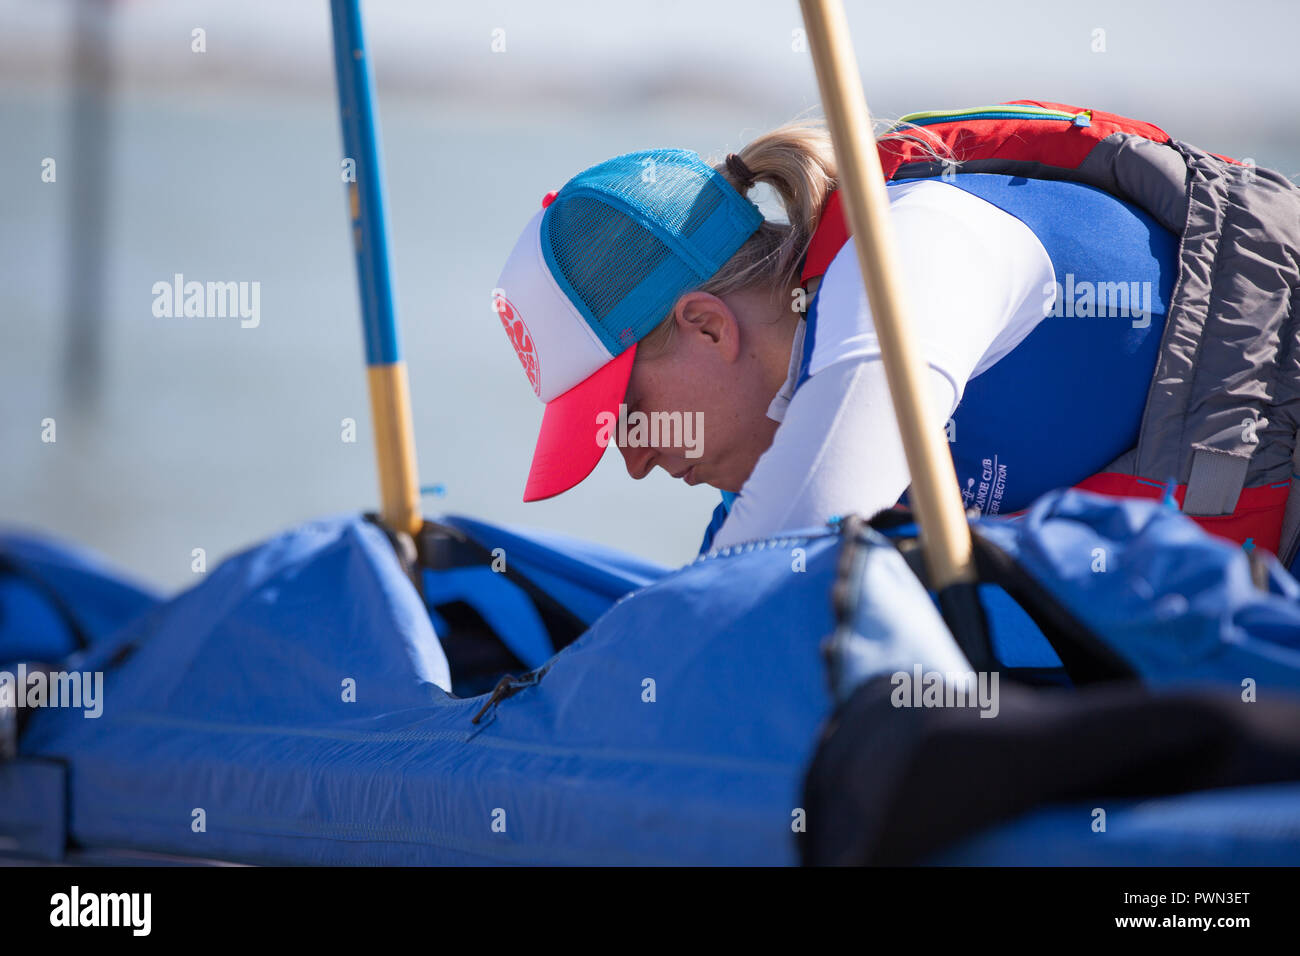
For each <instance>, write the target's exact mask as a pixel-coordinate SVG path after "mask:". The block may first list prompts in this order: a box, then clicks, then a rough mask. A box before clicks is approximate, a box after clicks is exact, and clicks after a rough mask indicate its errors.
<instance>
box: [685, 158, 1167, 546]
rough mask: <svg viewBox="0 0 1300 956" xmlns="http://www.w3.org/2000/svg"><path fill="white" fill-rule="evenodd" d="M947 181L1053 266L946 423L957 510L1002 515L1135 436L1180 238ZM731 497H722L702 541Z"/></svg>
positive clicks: (1047, 199)
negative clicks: (1038, 308) (1013, 223)
mask: <svg viewBox="0 0 1300 956" xmlns="http://www.w3.org/2000/svg"><path fill="white" fill-rule="evenodd" d="M945 181H946V182H948V183H950V184H951V185H953V186H955V187H957V188H959V189H963V190H965V191H967V192H969V193H971V194H972V195H975V196H978V197H980V198H981V199H984V200H986V201H987V202H990V203H992V204H993V205H995V206H997V207H998V208H999V209H1001V210H1003V211H1004V212H1007V213H1009V214H1010V215H1013V216H1015V217H1016V218H1017V219H1019V220H1020V221H1021V222H1023V223H1024V224H1025V225H1026V226H1028V227H1029V228H1030V229H1031V230H1033V232H1034V234H1035V235H1036V236H1037V237H1038V239H1039V241H1040V242H1041V243H1042V244H1043V247H1044V249H1046V251H1047V254H1048V256H1049V258H1050V259H1051V260H1052V266H1053V269H1054V271H1055V273H1056V281H1057V286H1058V289H1057V307H1056V309H1055V311H1054V312H1053V313H1052V314H1051V315H1049V316H1047V317H1046V318H1045V319H1043V321H1042V322H1040V323H1039V324H1038V326H1037V327H1036V328H1035V329H1034V331H1033V332H1031V333H1030V334H1029V335H1028V336H1026V337H1025V338H1024V340H1023V341H1021V343H1020V344H1019V345H1018V346H1016V348H1015V349H1013V350H1012V351H1011V352H1010V353H1009V354H1007V355H1006V356H1005V357H1003V358H1002V359H1001V360H1000V361H999V362H998V363H997V364H996V365H994V366H993V367H992V368H990V369H988V370H987V371H985V372H984V373H983V374H981V375H978V376H976V377H974V378H972V379H971V380H970V382H968V383H967V385H966V389H965V393H964V395H963V396H962V400H961V403H960V404H959V405H958V407H957V410H956V412H955V413H954V414H953V416H952V420H951V421H950V422H949V424H948V436H949V442H950V447H951V449H952V455H953V462H954V464H955V465H956V470H957V478H958V481H959V483H960V485H961V488H962V496H963V500H964V502H965V504H966V507H967V508H978V509H979V510H980V512H981V513H982V514H988V515H995V514H1005V513H1008V512H1013V511H1019V510H1021V509H1023V508H1026V507H1028V505H1029V504H1030V502H1032V501H1033V500H1034V499H1036V498H1037V497H1038V496H1039V495H1041V494H1042V493H1043V492H1045V491H1048V490H1050V489H1052V488H1057V487H1061V486H1068V485H1072V484H1074V483H1076V482H1078V481H1080V480H1082V479H1084V478H1086V477H1088V476H1089V475H1092V474H1094V473H1096V472H1098V471H1100V470H1101V469H1102V468H1104V467H1105V466H1106V465H1107V464H1108V463H1110V462H1112V461H1114V460H1115V459H1116V458H1118V457H1119V456H1120V455H1122V454H1123V453H1124V452H1125V451H1127V450H1128V449H1130V448H1132V447H1133V446H1134V445H1135V444H1136V443H1137V438H1138V430H1139V427H1140V425H1141V421H1142V412H1143V408H1144V407H1145V404H1146V398H1147V390H1148V388H1149V386H1150V383H1151V375H1152V372H1153V370H1154V368H1155V362H1156V358H1157V356H1158V354H1159V350H1160V340H1161V334H1162V333H1163V331H1164V324H1165V314H1166V309H1167V307H1168V302H1169V298H1170V292H1171V290H1172V288H1173V284H1174V280H1175V279H1176V277H1177V273H1178V240H1177V238H1176V237H1175V236H1174V235H1173V234H1172V233H1170V232H1169V230H1167V229H1165V228H1164V227H1163V226H1161V225H1160V224H1159V223H1158V222H1156V221H1155V220H1154V219H1153V218H1151V216H1149V215H1147V214H1146V213H1145V212H1143V211H1142V210H1141V209H1139V208H1137V207H1136V206H1134V205H1132V204H1131V203H1127V202H1124V201H1123V200H1121V199H1118V198H1117V197H1115V196H1113V195H1111V194H1110V193H1107V192H1105V191H1104V190H1101V189H1097V188H1095V187H1092V186H1086V185H1083V184H1081V183H1074V182H1065V181H1058V180H1046V179H1029V178H1026V177H1021V176H1008V175H991V174H982V173H972V174H958V175H955V176H952V177H950V178H947V179H946V180H945ZM1135 291H1136V293H1137V295H1136V296H1133V293H1134V292H1135ZM819 294H820V290H819ZM819 294H818V295H814V296H813V298H812V301H811V303H810V304H809V307H808V311H807V315H806V322H807V328H806V330H805V332H804V340H803V359H802V362H801V365H800V372H799V380H798V386H802V385H803V383H804V382H806V381H807V380H808V378H809V374H808V368H809V364H810V362H811V360H812V354H813V348H814V346H815V345H816V341H817V306H818V300H819ZM1048 294H1049V292H1048V290H1044V297H1045V298H1046V296H1047V295H1048ZM1099 294H1100V296H1101V299H1100V302H1099V301H1098V295H1099ZM1120 303H1122V306H1123V307H1122V308H1120V307H1119V304H1120ZM1098 311H1101V312H1103V313H1105V314H1102V315H1097V312H1098ZM1058 313H1059V314H1058ZM1134 313H1139V314H1134ZM798 386H796V388H797V387H798ZM734 497H735V496H734V495H733V496H730V500H728V496H726V495H725V494H724V500H723V503H722V504H721V505H719V506H718V508H717V509H715V511H714V515H713V520H712V522H711V523H710V526H709V530H708V531H707V532H706V534H705V540H704V543H703V545H702V548H701V549H702V550H707V548H708V547H709V545H710V543H711V542H712V540H713V535H714V534H715V533H716V532H717V530H718V528H720V527H721V526H722V523H723V521H725V520H726V514H727V511H728V510H729V508H730V505H731V500H734ZM906 497H907V496H906V493H904V495H903V498H902V499H900V500H901V501H902V502H903V503H905V502H906Z"/></svg>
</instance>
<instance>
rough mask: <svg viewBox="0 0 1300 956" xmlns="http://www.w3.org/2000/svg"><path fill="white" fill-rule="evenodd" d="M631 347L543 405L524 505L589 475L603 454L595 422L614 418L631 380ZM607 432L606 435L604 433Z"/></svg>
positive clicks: (554, 492)
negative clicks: (603, 417) (601, 417)
mask: <svg viewBox="0 0 1300 956" xmlns="http://www.w3.org/2000/svg"><path fill="white" fill-rule="evenodd" d="M635 355H636V346H635V345H633V346H631V347H630V348H628V349H626V350H625V351H623V352H622V353H620V354H619V355H618V356H616V357H615V358H613V359H610V361H608V362H606V363H605V364H604V365H602V366H601V367H600V368H599V369H597V370H596V371H595V372H593V373H592V374H591V375H590V376H588V377H587V378H585V379H583V380H582V381H581V382H579V383H578V384H577V385H575V386H573V388H571V389H569V390H568V391H567V392H565V393H564V394H562V395H557V396H556V397H555V398H553V399H551V400H550V401H549V402H547V403H546V411H545V412H544V413H543V414H542V431H541V434H539V435H538V436H537V449H536V450H535V451H534V452H533V465H532V467H531V468H530V469H529V470H528V484H527V485H526V486H525V487H524V501H541V500H542V499H543V498H552V497H554V496H555V495H558V494H560V493H561V492H563V491H568V490H569V489H570V488H572V487H573V486H574V485H576V484H578V483H579V482H580V481H582V480H583V479H584V478H586V477H587V476H588V475H590V474H591V473H592V472H593V471H594V470H595V468H596V465H597V464H598V463H599V462H600V456H601V455H603V454H604V453H605V446H604V445H602V444H601V443H600V442H598V441H597V440H596V439H597V436H598V434H599V432H601V431H602V428H601V424H600V422H599V421H597V417H598V416H599V415H600V413H601V412H608V413H610V414H612V415H614V416H615V418H617V416H618V406H619V405H620V404H622V402H623V396H625V395H626V394H627V382H628V379H629V378H631V377H632V359H633V358H634V357H635ZM604 430H605V431H606V432H608V429H607V428H606V429H604Z"/></svg>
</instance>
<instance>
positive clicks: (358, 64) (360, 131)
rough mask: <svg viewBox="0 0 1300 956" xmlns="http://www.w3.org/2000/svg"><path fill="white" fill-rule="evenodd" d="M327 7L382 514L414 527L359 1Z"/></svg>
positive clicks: (404, 394)
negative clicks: (330, 26)
mask: <svg viewBox="0 0 1300 956" xmlns="http://www.w3.org/2000/svg"><path fill="white" fill-rule="evenodd" d="M330 9H331V14H332V17H333V23H334V73H335V78H336V79H337V81H338V92H339V115H340V117H341V120H342V125H343V147H344V151H345V153H346V155H345V157H344V165H343V167H342V169H343V180H344V183H345V184H346V185H347V193H348V209H349V213H350V215H351V219H352V242H353V246H354V249H355V251H356V257H357V281H358V284H359V286H360V290H361V322H362V329H363V332H364V337H365V348H366V366H367V379H368V382H369V387H370V407H371V415H372V418H373V421H374V428H375V453H376V456H377V459H378V465H379V485H380V495H381V501H382V505H381V517H382V518H383V521H384V523H385V524H387V525H388V526H389V527H390V528H392V529H394V530H397V531H405V532H407V533H409V534H415V533H416V532H418V531H419V529H420V526H421V524H422V523H423V519H422V518H421V516H420V491H419V488H420V483H419V479H418V476H417V474H416V464H415V461H416V460H415V435H414V431H413V429H412V427H411V402H410V392H409V387H408V384H407V375H406V365H405V363H404V362H403V360H402V353H401V339H400V336H399V334H398V329H397V310H396V308H395V306H394V302H393V278H392V270H391V268H390V266H389V262H388V225H387V220H386V218H385V214H384V177H383V167H382V165H381V149H380V143H379V128H378V124H377V122H376V120H375V108H374V85H373V82H372V80H371V76H370V64H369V62H368V60H367V58H366V50H365V37H364V34H363V32H362V27H361V6H360V0H331V2H330Z"/></svg>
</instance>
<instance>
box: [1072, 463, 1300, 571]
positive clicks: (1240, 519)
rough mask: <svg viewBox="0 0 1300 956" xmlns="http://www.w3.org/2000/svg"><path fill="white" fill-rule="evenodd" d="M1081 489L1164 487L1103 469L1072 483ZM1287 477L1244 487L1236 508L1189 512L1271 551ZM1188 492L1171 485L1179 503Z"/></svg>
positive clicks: (1150, 490)
mask: <svg viewBox="0 0 1300 956" xmlns="http://www.w3.org/2000/svg"><path fill="white" fill-rule="evenodd" d="M1074 487H1075V488H1078V489H1080V490H1082V491H1093V492H1096V493H1097V494H1102V495H1112V496H1114V497H1118V498H1156V499H1159V498H1163V497H1164V493H1165V492H1164V488H1163V487H1162V486H1161V485H1160V484H1159V483H1157V482H1154V481H1151V480H1150V479H1147V478H1139V477H1137V476H1136V475H1122V474H1119V473H1117V472H1113V471H1103V472H1099V473H1098V474H1095V475H1092V476H1090V477H1088V478H1085V479H1084V480H1083V481H1081V482H1079V483H1078V484H1077V485H1075V486H1074ZM1290 489H1291V483H1290V482H1289V481H1284V482H1280V483H1278V484H1274V485H1261V486H1260V487H1258V488H1243V489H1241V495H1240V496H1239V497H1238V498H1237V508H1236V510H1235V511H1233V513H1232V514H1229V515H1188V517H1189V518H1191V519H1192V520H1193V521H1195V522H1196V523H1197V524H1199V525H1200V526H1201V527H1202V528H1204V529H1205V530H1206V531H1208V532H1210V533H1211V534H1215V535H1218V536H1219V537H1221V538H1227V539H1228V540H1229V541H1234V542H1236V543H1237V544H1245V543H1246V542H1247V541H1252V543H1253V544H1254V545H1255V546H1256V547H1260V548H1263V549H1265V550H1266V551H1269V552H1271V553H1273V554H1277V549H1278V547H1279V545H1280V544H1281V538H1282V514H1283V512H1285V511H1286V500H1287V494H1288V492H1289V491H1290ZM1186 496H1187V486H1186V485H1176V486H1174V500H1175V501H1176V502H1178V505H1179V507H1182V504H1183V499H1184V498H1185V497H1186Z"/></svg>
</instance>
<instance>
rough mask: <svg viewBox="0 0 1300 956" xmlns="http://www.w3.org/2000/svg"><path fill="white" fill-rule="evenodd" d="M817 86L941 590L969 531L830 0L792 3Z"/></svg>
mask: <svg viewBox="0 0 1300 956" xmlns="http://www.w3.org/2000/svg"><path fill="white" fill-rule="evenodd" d="M800 7H801V8H802V10H803V19H804V25H805V27H806V28H807V31H808V41H809V45H810V47H811V49H812V55H813V64H814V66H815V68H816V71H817V83H818V86H819V87H820V89H821V96H822V104H823V106H824V108H825V111H826V122H827V126H828V127H829V129H830V134H831V140H832V142H833V143H834V146H835V155H836V158H837V160H838V162H837V165H838V167H839V184H840V191H841V193H842V194H843V200H844V206H845V210H846V211H847V213H848V217H849V224H850V226H851V228H852V230H853V236H854V241H855V245H856V247H857V252H858V265H859V266H860V268H861V269H862V277H863V281H864V282H865V283H866V287H867V297H868V299H869V301H870V302H871V313H872V316H873V318H874V320H875V326H876V333H877V335H878V336H879V338H880V351H881V357H882V359H883V361H884V363H885V376H886V378H887V379H888V381H889V392H890V395H891V396H892V398H893V402H894V411H895V413H896V415H897V417H898V430H899V432H900V433H901V435H902V439H903V451H904V453H905V454H906V456H907V468H908V471H909V472H911V476H912V485H911V490H910V492H909V500H910V501H911V503H912V506H913V509H914V510H915V512H916V517H917V521H918V522H919V524H920V526H921V540H922V543H923V544H924V545H925V555H926V564H927V568H928V570H929V573H930V585H931V587H932V588H933V589H934V590H936V591H942V590H944V589H945V588H947V587H948V586H949V585H951V584H958V583H969V582H973V581H974V580H975V569H974V564H973V562H972V559H971V539H970V528H969V526H968V525H967V523H966V515H965V512H964V511H963V509H962V501H961V491H960V489H959V488H958V485H957V473H956V471H955V470H954V468H953V463H952V455H951V454H950V453H949V451H948V448H947V445H946V442H945V441H944V439H943V438H942V437H941V432H940V430H938V429H934V428H931V427H930V425H929V424H928V423H929V422H930V421H931V418H930V416H929V414H928V409H927V398H926V392H925V390H924V389H923V388H922V384H921V377H922V374H923V371H924V368H925V366H924V365H922V363H921V358H920V354H919V353H918V351H917V348H916V344H915V342H914V340H913V338H912V335H911V332H910V330H909V329H908V328H907V325H906V322H905V321H904V314H905V307H904V303H903V290H902V288H901V286H900V285H899V283H898V281H897V276H898V274H899V272H898V263H897V261H896V258H895V253H894V243H893V234H892V233H891V232H890V228H889V218H888V217H889V202H888V198H887V197H886V195H885V181H884V174H883V173H882V171H881V168H880V156H879V155H878V154H877V152H876V139H875V134H874V132H873V131H872V128H871V114H870V113H869V112H868V111H867V101H866V97H865V95H864V94H863V91H862V81H861V78H860V76H859V74H858V64H857V58H856V57H855V56H854V55H853V47H852V45H851V44H850V42H849V28H848V23H847V21H846V20H845V17H844V6H843V4H842V3H841V2H840V0H800Z"/></svg>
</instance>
